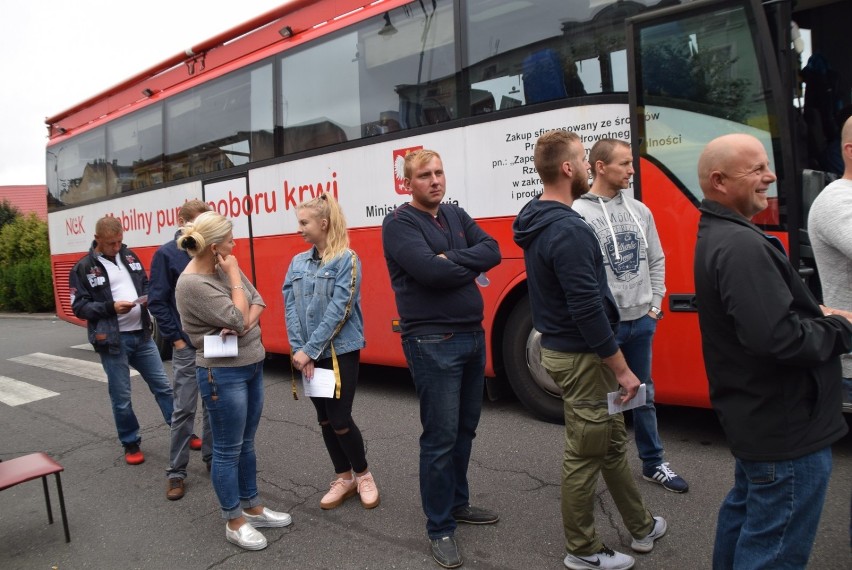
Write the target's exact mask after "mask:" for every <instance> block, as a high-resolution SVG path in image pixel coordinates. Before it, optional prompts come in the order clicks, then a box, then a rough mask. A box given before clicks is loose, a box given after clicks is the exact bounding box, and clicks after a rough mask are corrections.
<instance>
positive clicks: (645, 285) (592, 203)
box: [571, 191, 666, 321]
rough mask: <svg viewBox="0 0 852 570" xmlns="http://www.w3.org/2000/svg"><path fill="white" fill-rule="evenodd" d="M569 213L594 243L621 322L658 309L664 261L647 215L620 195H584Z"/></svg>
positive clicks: (663, 289)
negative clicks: (586, 226)
mask: <svg viewBox="0 0 852 570" xmlns="http://www.w3.org/2000/svg"><path fill="white" fill-rule="evenodd" d="M571 207H572V208H573V209H574V210H575V211H576V212H577V213H579V214H580V215H581V216H583V217H584V218H585V219H586V222H588V224H589V225H590V226H591V227H592V230H594V232H595V235H596V236H597V238H598V243H599V244H600V246H601V253H603V258H604V265H605V266H606V274H607V281H608V282H609V288H610V289H611V290H612V294H613V296H614V297H615V301H616V303H618V310H619V313H620V314H621V320H622V321H633V320H636V319H638V318H640V317H642V316H644V315H646V314H647V313H648V311H649V310H650V309H651V307H660V308H662V302H663V296H664V295H665V294H666V283H665V276H666V256H665V254H664V253H663V247H662V245H661V244H660V236H659V235H658V234H657V227H656V225H655V224H654V216H653V215H652V214H651V210H649V209H648V207H647V206H646V205H645V204H643V203H642V202H639V201H638V200H634V199H633V198H631V197H629V196H627V195H625V194H624V192H622V191H619V192H618V194H617V195H616V196H615V197H614V198H604V197H603V196H598V195H596V194H592V193H591V192H588V193H586V194H584V195H583V196H582V197H580V199H578V200H574V203H573V204H572V206H571ZM616 245H617V247H616Z"/></svg>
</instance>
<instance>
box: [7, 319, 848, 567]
mask: <svg viewBox="0 0 852 570" xmlns="http://www.w3.org/2000/svg"><path fill="white" fill-rule="evenodd" d="M85 342H86V335H85V331H84V330H83V329H81V328H78V327H76V326H73V325H70V324H67V323H64V322H61V321H56V320H31V319H17V318H12V319H8V318H5V319H0V376H3V377H7V378H12V379H15V380H17V381H20V382H25V383H28V384H31V385H35V386H39V387H41V388H45V389H47V390H51V391H53V392H56V393H57V395H55V396H52V397H48V398H44V399H40V400H37V401H33V402H30V403H26V404H21V405H17V406H11V405H8V404H5V403H3V402H2V401H0V458H2V459H4V460H6V459H11V458H14V457H17V456H20V455H24V454H27V453H31V452H34V451H45V452H47V453H48V454H50V455H51V456H52V457H54V458H55V459H56V460H57V461H59V462H60V463H61V464H62V465H63V466H64V467H65V472H64V473H63V486H64V489H65V497H66V503H67V507H68V516H69V520H70V527H71V543H70V544H66V543H65V541H64V537H63V533H62V526H61V522H60V521H59V509H58V504H57V499H56V493H55V486H54V485H53V481H52V478H51V482H50V485H51V487H50V488H51V494H52V497H53V505H54V516H55V517H56V519H57V523H56V524H54V525H52V526H51V525H48V524H47V516H46V513H45V509H44V499H43V496H42V488H41V485H40V484H39V482H38V481H32V482H29V483H26V484H22V485H18V486H16V487H13V488H11V489H7V490H5V491H3V492H2V493H0V569H4V570H12V569H22V570H23V569H27V570H28V569H43V570H51V569H78V568H95V569H101V568H104V569H106V568H110V569H111V568H121V569H123V570H129V569H135V568H142V569H153V568H157V569H159V568H175V569H196V568H198V569H200V568H217V569H219V568H222V569H228V568H247V567H257V568H264V567H265V568H288V569H291V570H302V569H390V568H400V569H420V568H423V569H432V570H434V569H436V568H438V566H437V565H436V564H435V563H434V562H433V561H432V559H431V557H430V555H429V551H428V542H427V540H426V535H425V519H424V516H423V514H422V511H421V509H420V500H419V493H418V483H417V481H418V475H417V470H418V467H417V466H418V443H417V441H418V437H419V420H418V407H417V399H416V396H415V394H414V389H413V386H412V384H411V381H410V379H409V377H408V374H407V371H404V370H403V371H400V370H395V369H388V368H379V367H364V368H363V370H362V375H361V383H360V386H359V391H358V396H357V397H356V400H355V411H354V416H355V419H356V421H357V422H358V424H359V426H360V428H361V431H362V433H363V434H364V438H365V440H366V442H367V446H368V451H367V457H368V460H369V462H370V467H371V470H372V471H373V473H374V475H375V477H376V481H377V483H378V486H379V489H380V492H381V496H382V503H381V505H380V506H379V507H378V508H376V509H373V510H371V511H366V510H364V509H363V508H362V507H361V506H360V504H359V502H358V500H357V498H354V499H351V500H349V501H347V502H346V503H345V504H344V505H343V506H341V507H340V508H338V509H335V510H333V511H322V510H321V509H320V508H319V499H320V497H321V496H322V495H323V494H324V492H325V491H326V490H327V488H328V483H329V482H330V481H331V476H332V471H333V470H332V468H331V464H330V461H329V460H328V458H327V456H326V453H325V450H324V447H323V445H322V438H321V435H320V431H319V428H318V426H317V425H316V421H315V418H314V412H313V406H311V404H310V402H308V401H307V400H304V399H302V400H299V401H294V400H293V399H292V396H291V395H290V369H289V366H288V365H287V359H286V358H278V359H271V360H269V361H268V362H267V366H266V373H265V381H264V383H265V386H266V401H265V407H264V413H263V419H262V421H261V424H260V428H259V432H258V438H257V453H258V468H259V474H258V485H259V488H260V495H261V498H262V499H263V501H264V503H265V504H266V505H267V506H269V507H271V508H273V509H278V510H285V511H287V512H290V513H291V514H292V515H293V520H294V523H293V525H292V526H290V527H288V528H285V529H263V532H264V534H265V535H266V537H267V539H268V540H269V547H268V548H267V549H266V550H263V551H259V552H247V551H243V550H241V549H239V548H237V547H236V546H234V545H231V544H230V543H228V542H226V541H225V537H224V528H223V527H224V522H223V521H222V519H221V518H220V515H219V508H218V505H217V502H216V498H215V495H214V493H213V490H212V488H211V486H210V482H209V478H208V476H207V472H206V470H205V469H204V465H203V463H202V462H201V460H200V454H199V452H193V455H192V457H191V461H190V465H189V477H188V479H187V494H186V497H184V499H182V500H180V501H174V502H172V501H168V500H167V499H166V497H165V484H166V479H165V469H166V466H167V461H168V429H167V428H166V426H165V425H164V424H163V422H162V417H160V416H159V413H158V411H157V409H156V406H155V404H154V400H153V397H152V396H151V395H150V393H149V392H148V391H147V388H146V386H145V385H144V383H142V382H141V381H138V383H137V384H135V386H136V390H135V391H134V399H133V403H134V408H135V410H136V412H137V415H138V417H139V420H140V423H141V424H142V426H143V440H144V441H143V444H142V449H143V451H144V452H145V456H146V461H145V463H144V464H142V465H140V466H128V465H126V464H125V462H124V458H123V454H122V449H121V447H120V445H119V444H118V442H117V438H116V434H115V427H114V424H113V420H112V414H111V412H110V405H109V398H108V395H107V391H106V385H105V384H104V383H102V382H99V381H95V380H91V379H87V378H82V377H79V376H78V375H76V374H74V373H69V372H58V371H53V370H50V369H46V368H42V367H39V366H34V365H32V364H24V363H22V362H20V361H15V360H10V359H11V358H17V357H22V356H25V355H31V354H34V353H43V354H47V355H53V356H59V357H65V358H71V359H76V360H74V361H71V362H72V363H75V362H77V363H79V364H78V365H74V366H72V371H73V372H77V369H78V368H79V370H82V369H83V368H84V363H85V362H93V363H97V362H99V361H98V358H97V355H96V354H94V353H93V352H91V351H89V350H84V349H82V348H76V347H77V346H78V345H81V344H85ZM32 358H33V359H35V361H38V358H42V359H43V358H44V357H32ZM168 367H169V365H168V363H167V369H168ZM134 382H135V381H134ZM658 417H659V423H660V432H661V434H662V437H663V441H664V443H665V444H666V451H667V458H668V459H669V460H670V461H671V465H672V467H673V468H674V469H675V470H676V471H678V472H679V473H680V474H682V475H683V476H684V477H685V478H686V479H687V480H688V481H689V483H690V486H691V489H690V491H689V493H687V494H684V495H677V494H674V493H669V492H667V491H665V490H664V489H662V488H661V487H659V486H656V485H653V484H650V483H647V482H645V481H642V480H641V469H640V464H639V462H638V460H637V458H636V456H635V452H634V453H631V454H630V463H631V466H632V468H633V472H634V474H635V475H636V477H637V480H639V483H638V484H639V486H640V489H641V491H642V493H643V496H644V498H645V501H646V503H647V505H648V506H649V508H650V509H651V510H652V512H653V513H654V514H658V515H662V516H664V517H665V518H666V519H667V520H668V523H669V531H668V534H667V535H666V536H665V537H664V538H663V539H662V540H660V541H658V542H657V545H656V547H655V549H654V551H653V552H651V553H650V554H647V555H636V559H637V564H636V568H659V569H693V568H709V567H710V560H711V550H712V543H713V534H714V530H715V520H716V513H717V510H718V507H719V504H720V503H721V501H722V498H723V497H724V495H725V493H726V492H727V491H728V489H729V488H730V486H731V483H732V479H733V459H732V457H731V455H730V454H729V452H728V450H727V447H726V446H725V443H724V438H723V436H722V433H721V430H720V429H719V426H718V424H717V422H716V419H715V416H714V415H713V414H712V413H711V412H709V411H707V410H696V409H688V408H672V407H665V408H661V409H660V410H659V412H658ZM563 429H564V428H563V427H562V426H557V425H551V424H545V423H542V422H539V421H536V420H535V419H533V418H532V417H531V416H529V415H528V414H527V413H526V412H525V411H524V409H523V408H522V406H521V405H520V404H518V403H517V402H515V401H501V402H487V401H486V402H485V404H484V409H483V415H482V421H481V423H480V428H479V435H478V437H477V439H476V441H475V442H474V452H473V458H472V462H471V466H470V473H469V475H470V481H471V489H472V495H473V496H472V502H473V503H474V504H476V505H481V506H484V507H488V508H491V509H494V510H497V511H498V512H499V513H500V516H501V520H500V522H499V523H498V524H496V525H489V526H482V527H475V526H462V527H460V529H459V530H458V532H457V535H456V536H457V539H458V540H459V544H460V546H461V548H462V553H463V556H464V561H465V565H464V567H465V568H480V569H488V570H497V569H513V570H514V569H548V568H550V569H554V570H555V569H558V568H563V566H562V558H563V557H564V555H565V550H564V543H563V535H562V524H561V514H560V509H559V494H560V472H561V454H562V442H563ZM199 433H200V431H199ZM631 451H632V450H631ZM851 491H852V436H847V437H846V438H845V439H844V440H842V441H841V442H839V443H838V444H837V445H836V446H835V449H834V473H833V476H832V480H831V484H830V487H829V491H828V499H827V501H826V505H825V510H824V513H823V516H822V521H821V524H820V528H819V533H818V536H817V540H816V543H815V545H814V551H813V554H812V556H811V564H810V568H814V569H820V570H821V569H834V568H837V569H848V568H852V555H850V546H849V517H850V505H849V501H850V492H851ZM596 514H597V522H598V530H599V533H600V534H601V536H602V538H603V540H604V542H606V543H607V544H608V545H609V546H611V547H614V548H615V549H617V550H621V551H623V552H628V553H629V552H630V548H629V544H630V537H629V536H628V534H627V532H626V531H625V529H624V528H623V526H622V525H621V521H620V518H619V516H618V513H617V512H616V511H615V509H614V507H613V504H612V501H611V499H610V496H609V493H608V492H607V490H606V488H605V486H604V484H603V482H602V481H601V482H600V484H599V487H598V501H597V513H596Z"/></svg>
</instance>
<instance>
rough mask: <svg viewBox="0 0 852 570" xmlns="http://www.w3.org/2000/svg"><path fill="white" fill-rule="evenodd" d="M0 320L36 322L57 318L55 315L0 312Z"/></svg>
mask: <svg viewBox="0 0 852 570" xmlns="http://www.w3.org/2000/svg"><path fill="white" fill-rule="evenodd" d="M0 319H31V320H36V321H55V320H58V319H59V317H57V316H56V313H3V312H0Z"/></svg>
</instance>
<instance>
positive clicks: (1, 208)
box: [0, 198, 21, 229]
mask: <svg viewBox="0 0 852 570" xmlns="http://www.w3.org/2000/svg"><path fill="white" fill-rule="evenodd" d="M20 215H21V212H20V210H18V209H17V208H16V207H15V206H14V205H13V204H12V203H11V202H9V200H6V199H5V198H4V199H3V201H2V202H0V229H2V228H3V226H5V225H6V224H9V223H12V222H13V221H15V218H17V217H18V216H20Z"/></svg>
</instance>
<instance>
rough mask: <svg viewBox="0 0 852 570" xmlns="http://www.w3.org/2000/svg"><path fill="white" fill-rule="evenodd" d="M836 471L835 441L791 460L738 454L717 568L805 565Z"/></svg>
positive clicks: (722, 514) (720, 526)
mask: <svg viewBox="0 0 852 570" xmlns="http://www.w3.org/2000/svg"><path fill="white" fill-rule="evenodd" d="M830 475H831V447H826V448H825V449H822V450H820V451H817V452H816V453H811V454H810V455H805V456H804V457H799V458H798V459H792V460H785V461H744V460H742V459H736V471H735V475H734V488H733V489H731V491H730V492H729V493H728V496H727V497H725V500H724V501H723V502H722V507H721V509H719V521H718V523H717V525H716V544H715V546H714V548H713V568H714V570H730V569H731V568H733V569H736V570H751V569H758V568H760V569H770V568H771V569H772V570H776V569H778V570H781V569H785V568H789V569H791V570H792V569H794V568H796V569H798V568H805V567H806V566H807V564H808V557H809V556H810V554H811V547H812V546H813V542H814V537H815V536H816V531H817V526H818V524H819V517H820V514H821V513H822V505H823V502H824V501H825V493H826V489H827V487H828V479H829V476H830Z"/></svg>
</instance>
